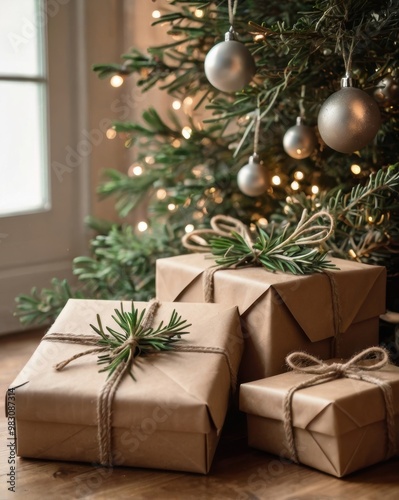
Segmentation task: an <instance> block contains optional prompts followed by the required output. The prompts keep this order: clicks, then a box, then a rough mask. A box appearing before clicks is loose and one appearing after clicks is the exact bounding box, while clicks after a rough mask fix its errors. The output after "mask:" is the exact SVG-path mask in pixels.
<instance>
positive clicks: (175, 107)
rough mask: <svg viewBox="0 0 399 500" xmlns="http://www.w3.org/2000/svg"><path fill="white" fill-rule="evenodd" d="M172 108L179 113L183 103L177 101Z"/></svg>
mask: <svg viewBox="0 0 399 500" xmlns="http://www.w3.org/2000/svg"><path fill="white" fill-rule="evenodd" d="M172 108H173V109H175V110H176V111H177V110H178V109H180V108H181V102H180V101H178V100H177V99H176V100H175V101H173V102H172Z"/></svg>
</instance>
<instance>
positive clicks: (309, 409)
mask: <svg viewBox="0 0 399 500" xmlns="http://www.w3.org/2000/svg"><path fill="white" fill-rule="evenodd" d="M373 376H375V377H378V378H380V379H381V380H384V381H387V382H389V384H390V385H391V387H392V391H393V400H394V405H395V424H396V428H399V368H398V367H396V366H393V365H388V366H386V367H384V368H382V369H380V370H378V371H376V372H374V373H373ZM312 377H313V375H309V374H301V373H295V372H288V373H283V374H281V375H276V376H274V377H270V378H267V379H263V380H257V381H254V382H249V383H246V384H242V385H241V386H240V409H241V410H242V411H243V412H245V413H247V421H248V444H249V445H250V446H252V447H254V448H258V449H261V450H264V451H267V452H269V453H272V454H274V455H278V456H279V457H280V458H281V459H282V460H286V459H287V457H288V456H289V453H288V445H287V441H286V436H285V432H284V425H283V414H284V411H283V402H284V398H285V396H286V394H287V392H288V390H289V389H290V388H291V387H293V386H295V385H296V384H298V383H300V382H302V381H304V380H308V379H310V378H312ZM292 417H293V430H294V439H295V443H296V448H297V451H298V458H299V461H300V463H302V464H304V465H309V466H311V467H314V468H316V469H319V470H321V471H324V472H327V473H329V474H332V475H334V476H337V477H342V476H345V475H347V474H349V473H351V472H354V471H356V470H359V469H362V468H364V467H367V466H369V465H372V464H375V463H378V462H381V461H383V460H385V457H386V447H387V437H386V434H387V429H386V422H385V403H384V398H383V395H382V391H381V389H380V388H379V387H378V386H376V385H374V384H371V383H368V382H364V381H360V380H353V379H347V378H341V379H338V380H334V381H331V382H327V383H324V384H319V385H315V386H312V387H307V388H305V389H300V390H297V391H296V392H295V393H294V396H293V400H292ZM396 449H399V433H397V443H396Z"/></svg>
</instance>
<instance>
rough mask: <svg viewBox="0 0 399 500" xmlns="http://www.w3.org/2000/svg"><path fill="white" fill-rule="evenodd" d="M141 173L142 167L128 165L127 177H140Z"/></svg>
mask: <svg viewBox="0 0 399 500" xmlns="http://www.w3.org/2000/svg"><path fill="white" fill-rule="evenodd" d="M142 173H143V167H142V166H141V165H137V164H133V165H130V167H129V170H128V171H127V175H128V176H129V177H134V176H135V175H141V174H142Z"/></svg>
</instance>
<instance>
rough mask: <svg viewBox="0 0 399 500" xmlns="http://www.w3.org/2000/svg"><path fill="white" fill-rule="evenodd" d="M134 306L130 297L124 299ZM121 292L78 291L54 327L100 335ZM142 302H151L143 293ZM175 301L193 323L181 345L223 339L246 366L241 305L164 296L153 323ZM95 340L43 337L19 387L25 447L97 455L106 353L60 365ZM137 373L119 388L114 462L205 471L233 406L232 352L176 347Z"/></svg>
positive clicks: (83, 457) (60, 454) (43, 453)
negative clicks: (86, 296)
mask: <svg viewBox="0 0 399 500" xmlns="http://www.w3.org/2000/svg"><path fill="white" fill-rule="evenodd" d="M123 304H124V309H125V310H130V302H123ZM119 306H120V302H119V301H102V300H76V299H71V300H69V301H68V303H67V305H66V306H65V308H64V309H63V311H62V312H61V314H60V315H59V317H58V318H57V320H56V321H55V323H54V324H53V326H52V327H51V328H50V330H49V332H48V334H50V333H53V332H57V333H74V334H76V335H86V334H89V335H92V334H93V331H92V329H91V328H90V327H89V323H93V324H95V323H96V314H97V313H99V314H100V315H101V319H102V321H103V325H107V326H111V327H113V328H115V329H118V327H117V326H116V325H115V323H114V322H113V320H112V319H111V315H112V314H114V309H118V308H119ZM135 306H136V308H137V309H139V310H142V309H143V308H144V307H146V304H145V303H142V302H137V303H135ZM173 309H176V310H177V312H178V314H180V315H181V316H182V318H183V319H185V320H187V321H188V322H189V323H191V326H190V327H189V328H188V330H189V334H187V335H183V336H182V340H181V341H180V342H179V345H185V344H190V345H195V346H201V347H203V346H208V347H216V348H219V349H223V350H224V351H225V352H227V354H228V357H229V359H230V363H231V368H232V371H233V373H234V372H235V374H236V373H237V370H238V366H239V363H240V359H241V354H242V347H243V341H242V334H241V328H240V322H239V316H238V313H237V308H236V307H233V308H226V307H224V306H221V305H217V304H167V303H161V306H160V307H159V309H158V311H157V313H156V316H155V321H154V326H156V325H158V324H159V323H160V321H161V320H163V321H164V322H165V321H166V322H167V321H168V320H169V318H170V315H171V313H172V310H173ZM86 349H88V347H87V346H82V345H75V344H68V343H60V342H47V341H42V342H41V343H40V345H39V347H38V348H37V350H36V351H35V353H34V354H33V356H32V357H31V359H30V360H29V361H28V363H27V364H26V366H25V367H24V368H23V370H22V371H21V372H20V374H19V375H18V377H17V378H16V380H15V381H14V382H13V383H12V384H11V386H10V388H12V387H16V386H19V385H20V384H24V383H25V382H28V383H27V384H26V385H23V386H22V387H19V388H17V389H15V398H16V428H17V449H18V455H19V456H23V457H34V458H44V459H55V460H72V461H84V462H92V463H98V460H99V458H98V457H99V455H98V443H97V425H96V404H97V398H98V394H99V392H100V390H101V388H102V386H103V384H104V382H105V380H106V377H107V374H106V373H104V372H102V373H99V369H100V368H101V366H99V365H98V364H97V355H88V356H85V357H82V358H79V359H76V360H75V361H73V362H72V363H71V364H69V365H68V366H66V367H65V368H64V369H63V370H62V371H60V372H58V371H55V369H54V365H55V364H56V363H58V362H61V361H63V360H65V359H66V358H69V357H70V356H72V355H74V354H76V353H79V352H82V351H84V350H86ZM132 373H133V375H134V377H135V379H136V381H133V380H132V378H131V377H130V376H129V375H128V374H127V375H126V376H125V377H124V378H123V380H122V382H121V384H120V385H119V387H118V388H117V391H116V394H115V397H114V401H113V405H112V410H113V411H112V435H113V447H112V449H113V456H114V464H115V465H129V466H139V467H151V468H161V469H171V470H182V471H192V472H200V473H206V472H208V471H209V468H210V466H211V462H212V458H213V455H214V452H215V449H216V445H217V442H218V438H219V434H220V431H221V429H222V426H223V422H224V419H225V415H226V411H227V408H228V401H229V393H230V382H231V381H230V370H229V367H228V363H227V361H226V358H225V356H224V355H220V354H217V353H209V352H206V353H204V352H177V351H176V352H174V351H170V352H167V353H160V354H153V355H149V356H146V357H139V358H135V362H134V365H133V368H132Z"/></svg>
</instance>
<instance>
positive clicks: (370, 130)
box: [317, 87, 381, 153]
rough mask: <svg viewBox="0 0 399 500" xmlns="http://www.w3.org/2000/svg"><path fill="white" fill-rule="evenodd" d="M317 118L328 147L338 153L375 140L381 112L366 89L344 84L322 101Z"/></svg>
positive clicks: (349, 150) (361, 146) (359, 147)
mask: <svg viewBox="0 0 399 500" xmlns="http://www.w3.org/2000/svg"><path fill="white" fill-rule="evenodd" d="M317 121H318V127H319V132H320V136H321V138H322V139H323V141H324V142H325V143H326V144H327V146H329V147H330V148H332V149H335V151H339V152H340V153H353V152H354V151H357V150H359V149H362V148H364V147H365V146H367V144H369V143H370V142H371V141H372V140H373V139H374V137H375V136H376V134H377V132H378V129H379V127H380V124H381V115H380V110H379V108H378V104H377V102H376V101H375V100H374V99H373V98H372V97H370V96H369V95H368V94H367V93H366V92H364V91H363V90H361V89H358V88H355V87H343V88H342V89H341V90H338V92H335V93H334V94H332V95H330V97H329V98H328V99H327V100H326V101H325V102H324V103H323V105H322V106H321V108H320V111H319V116H318V120H317Z"/></svg>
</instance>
